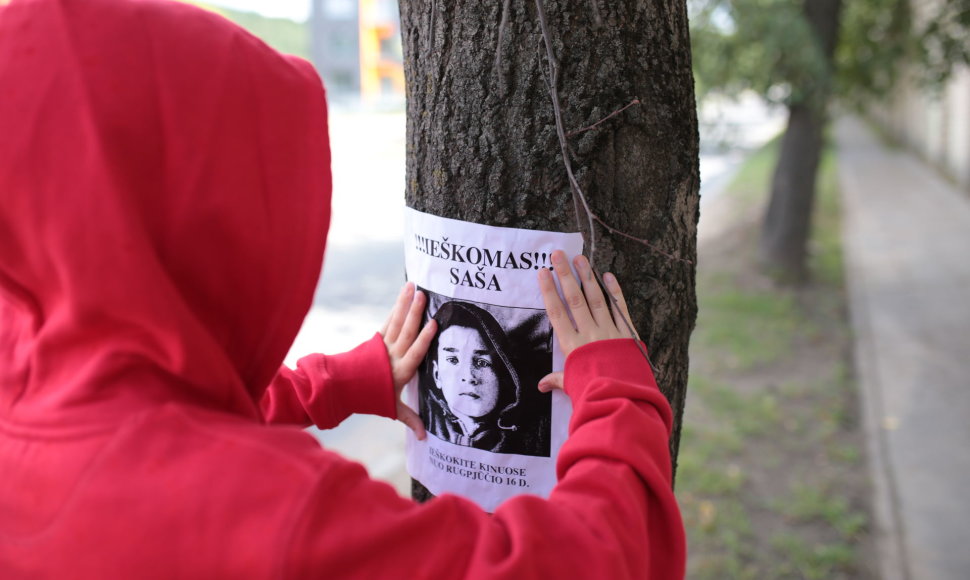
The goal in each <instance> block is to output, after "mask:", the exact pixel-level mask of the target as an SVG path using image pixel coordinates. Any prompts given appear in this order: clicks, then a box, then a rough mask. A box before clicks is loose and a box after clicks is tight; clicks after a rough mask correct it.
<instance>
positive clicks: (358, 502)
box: [283, 340, 686, 580]
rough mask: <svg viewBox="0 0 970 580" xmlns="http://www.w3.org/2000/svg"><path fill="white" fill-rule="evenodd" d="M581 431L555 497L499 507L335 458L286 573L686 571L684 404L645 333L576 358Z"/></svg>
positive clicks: (289, 547)
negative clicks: (679, 436)
mask: <svg viewBox="0 0 970 580" xmlns="http://www.w3.org/2000/svg"><path fill="white" fill-rule="evenodd" d="M565 373H566V376H565V387H566V390H567V392H568V393H569V395H570V397H571V399H572V401H573V418H572V420H571V423H570V435H569V438H568V440H567V441H566V443H565V444H564V445H563V447H562V450H561V453H560V456H559V460H558V464H557V468H558V474H559V484H558V485H557V486H556V487H555V489H554V490H553V492H552V495H551V496H550V498H549V499H548V500H543V499H540V498H538V497H535V496H519V497H516V498H513V499H511V500H509V501H507V502H505V503H504V504H502V505H501V506H499V508H498V510H497V511H496V512H495V514H494V515H492V516H489V515H488V514H486V513H485V512H483V511H482V510H480V509H479V508H478V507H477V506H475V505H474V504H472V503H471V502H469V501H467V500H465V499H463V498H459V497H456V496H451V495H443V496H441V497H438V498H436V499H433V500H431V501H430V502H428V503H426V504H424V505H419V504H416V503H414V502H412V501H410V500H407V499H404V498H401V497H399V496H398V495H397V494H396V493H395V492H394V490H393V489H392V488H391V487H390V486H388V485H386V484H383V483H380V482H375V481H373V480H370V479H369V478H368V477H367V474H366V472H365V471H364V469H363V468H362V467H361V466H359V465H356V464H353V463H350V462H344V461H340V462H336V463H333V464H330V465H328V466H327V469H326V471H325V472H324V473H322V474H321V476H320V479H319V480H318V483H317V486H316V487H315V488H314V489H313V490H312V492H311V493H310V494H309V496H308V499H307V502H306V504H305V505H303V506H302V507H301V508H300V509H301V513H300V520H299V521H298V523H297V524H296V527H295V529H294V535H293V537H292V540H291V541H287V542H286V544H285V550H286V554H287V555H286V557H285V559H284V560H285V562H286V564H285V566H286V569H285V570H284V573H283V575H284V576H285V577H299V578H304V577H306V578H313V577H319V575H320V574H326V575H327V576H332V577H344V576H348V577H362V578H390V577H402V576H403V577H410V578H435V579H443V578H515V579H520V578H610V579H611V580H613V579H618V578H651V579H668V578H683V576H684V567H685V560H686V542H685V539H684V529H683V524H682V522H681V518H680V511H679V509H678V506H677V502H676V499H675V498H674V494H673V491H672V490H671V473H670V469H671V468H670V454H669V451H668V437H669V433H670V428H671V421H672V419H671V412H670V407H669V405H668V404H667V401H666V399H665V398H664V397H663V395H662V394H661V393H660V391H659V390H658V389H657V387H656V384H655V382H654V379H653V376H652V374H651V372H650V367H649V365H648V364H647V363H646V361H645V360H644V358H643V357H642V356H641V354H640V353H639V351H638V349H637V348H636V345H635V344H634V343H633V341H632V340H612V341H602V342H596V343H593V344H590V345H586V346H584V347H582V348H579V349H577V350H576V351H574V352H573V353H572V354H571V355H570V356H569V358H568V359H567V362H566V370H565Z"/></svg>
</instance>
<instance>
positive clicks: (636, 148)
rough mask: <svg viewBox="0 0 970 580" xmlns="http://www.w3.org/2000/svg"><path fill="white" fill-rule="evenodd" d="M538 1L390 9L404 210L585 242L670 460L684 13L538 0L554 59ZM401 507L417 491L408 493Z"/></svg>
mask: <svg viewBox="0 0 970 580" xmlns="http://www.w3.org/2000/svg"><path fill="white" fill-rule="evenodd" d="M537 6H541V3H537V2H534V0H503V1H499V0H492V1H485V2H440V1H437V0H402V2H401V21H402V37H403V43H404V60H405V63H404V70H405V77H406V79H407V187H406V199H407V204H408V205H409V206H410V207H413V208H415V209H417V210H420V211H424V212H429V213H432V214H436V215H439V216H444V217H449V218H454V219H460V220H465V221H472V222H477V223H483V224H489V225H496V226H511V227H519V228H533V229H545V230H553V231H576V230H577V228H580V229H581V230H582V231H583V232H584V234H585V235H586V237H587V248H589V247H590V245H591V244H590V241H591V239H592V238H593V237H595V245H596V250H595V253H594V255H593V256H592V258H593V260H594V262H595V265H596V267H597V268H598V269H599V270H600V271H612V272H615V273H616V274H617V275H618V277H619V279H620V281H621V283H622V284H623V285H624V289H625V291H626V294H627V295H628V297H629V298H628V301H629V304H630V310H631V312H633V313H635V314H634V321H633V322H634V324H635V325H636V327H637V328H638V330H639V332H640V335H641V337H642V338H643V339H644V341H645V342H646V343H647V346H648V348H649V350H650V356H651V359H652V362H653V364H654V365H655V367H656V369H657V380H658V382H659V384H660V386H661V389H662V390H663V392H664V394H665V395H667V398H668V399H669V400H670V401H671V403H672V405H673V408H674V412H675V415H676V417H677V428H676V430H675V433H674V436H673V438H672V440H671V448H672V451H673V453H674V457H675V458H676V452H677V448H678V444H679V424H680V417H681V416H682V413H683V407H684V396H685V393H686V385H687V367H688V360H687V345H688V339H689V336H690V332H691V330H692V328H693V325H694V320H695V317H696V299H695V295H694V265H693V263H694V260H695V251H696V224H697V217H698V201H699V200H698V137H697V118H696V111H695V103H694V95H693V79H692V76H691V60H690V44H689V38H688V27H687V12H686V5H685V3H684V2H683V1H677V0H672V1H667V2H640V1H638V0H611V1H609V2H607V1H605V0H591V1H590V2H571V1H566V0H558V1H555V0H553V1H547V2H545V6H544V9H543V12H544V14H545V16H546V22H547V26H546V32H547V33H548V40H549V46H548V48H549V49H550V50H551V52H552V54H553V56H552V59H550V58H549V52H548V51H547V46H546V44H545V39H544V38H543V30H542V27H541V26H540V17H539V16H540V14H539V12H538V9H537ZM550 88H551V89H552V91H550ZM553 93H555V94H556V95H557V96H558V105H559V106H558V110H559V118H558V124H557V115H556V107H555V106H554V104H553V98H552V94H553ZM631 103H633V104H631ZM637 103H638V104H637ZM627 105H630V106H627ZM621 109H622V111H621ZM613 113H616V114H613ZM594 125H595V126H594ZM587 127H592V128H589V129H587V130H582V129H583V128H587ZM563 151H566V155H567V157H566V159H565V161H568V162H569V164H570V165H571V167H572V172H573V174H574V177H575V186H576V187H571V184H570V180H569V178H568V176H567V171H566V169H565V165H564V158H563V154H562V153H563ZM577 187H578V189H580V190H581V191H582V192H583V193H584V194H585V199H586V200H587V201H588V204H589V208H590V210H591V211H592V213H593V214H595V217H592V216H591V215H588V214H587V213H586V212H585V210H584V208H583V201H582V200H581V199H580V194H579V193H578V191H577ZM599 220H602V221H599ZM604 223H605V224H608V226H607V225H604ZM590 224H592V225H590ZM614 232H623V234H620V233H614ZM624 234H626V235H624ZM628 236H632V237H634V238H638V239H640V240H642V241H636V240H634V239H631V238H630V237H628ZM675 461H676V459H675ZM415 497H417V498H419V499H422V498H424V497H427V491H426V490H424V489H423V488H421V486H420V485H416V486H415Z"/></svg>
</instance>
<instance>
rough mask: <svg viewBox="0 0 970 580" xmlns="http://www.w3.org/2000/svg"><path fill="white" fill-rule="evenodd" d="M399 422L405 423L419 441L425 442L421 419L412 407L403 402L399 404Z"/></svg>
mask: <svg viewBox="0 0 970 580" xmlns="http://www.w3.org/2000/svg"><path fill="white" fill-rule="evenodd" d="M397 420H398V421H400V422H401V423H404V424H405V425H407V426H408V427H410V429H411V430H412V431H414V435H415V436H416V437H417V438H418V440H419V441H424V438H425V437H426V435H425V432H424V423H423V422H422V421H421V417H419V416H418V414H417V413H415V412H414V411H413V410H412V409H411V407H408V406H407V405H405V404H404V402H403V401H398V402H397Z"/></svg>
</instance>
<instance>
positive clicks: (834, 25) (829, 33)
mask: <svg viewBox="0 0 970 580" xmlns="http://www.w3.org/2000/svg"><path fill="white" fill-rule="evenodd" d="M840 7H841V0H805V4H804V11H805V18H806V20H807V21H808V24H809V26H810V27H811V29H812V32H813V33H814V35H815V38H816V39H817V41H818V44H819V51H820V54H821V57H822V58H823V59H824V62H825V64H826V70H827V71H829V72H828V74H827V75H826V76H825V78H819V79H816V83H815V85H814V86H812V87H797V88H796V89H795V92H797V94H799V95H801V97H800V98H799V99H798V100H797V101H796V102H794V103H793V104H791V105H790V106H789V107H788V115H789V116H788V127H787V128H786V129H785V135H784V137H783V138H782V142H781V150H780V152H779V155H778V163H777V165H776V166H775V173H774V177H773V178H772V183H771V198H770V201H769V203H768V209H767V210H766V212H765V218H764V224H763V226H762V230H761V258H762V261H763V263H764V264H765V266H766V268H767V269H768V271H769V272H770V273H772V274H774V275H775V276H776V277H777V278H778V279H779V280H781V281H784V282H791V283H796V284H798V283H801V282H803V281H804V280H805V279H806V278H807V269H806V254H807V251H806V249H807V244H808V236H809V233H810V232H811V226H812V208H813V206H814V203H815V183H816V176H817V174H818V165H819V159H820V158H821V155H822V145H823V143H824V140H823V133H824V129H825V123H826V107H827V105H828V101H829V96H830V95H831V92H832V73H831V71H832V68H833V57H834V54H835V43H836V39H837V36H838V28H839V13H840Z"/></svg>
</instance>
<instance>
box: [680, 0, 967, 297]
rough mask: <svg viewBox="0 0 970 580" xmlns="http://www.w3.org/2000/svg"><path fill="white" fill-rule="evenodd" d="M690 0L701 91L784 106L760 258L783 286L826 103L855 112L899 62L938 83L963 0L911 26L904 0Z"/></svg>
mask: <svg viewBox="0 0 970 580" xmlns="http://www.w3.org/2000/svg"><path fill="white" fill-rule="evenodd" d="M841 4H842V3H841V0H692V3H691V11H692V18H691V27H692V28H691V34H692V38H693V44H694V51H693V52H694V63H695V73H696V75H697V77H698V80H699V83H698V84H699V85H700V87H701V93H702V94H703V93H705V92H708V91H719V92H727V93H736V92H738V91H741V90H744V89H752V90H755V91H757V92H759V93H760V94H761V95H762V96H764V97H765V98H766V99H767V100H768V101H771V102H774V103H778V104H782V105H784V106H786V107H787V108H788V112H789V119H788V126H787V128H786V130H785V133H784V135H783V137H782V139H781V147H780V152H779V157H778V161H777V164H776V166H775V172H774V176H773V179H772V184H771V195H770V199H769V202H768V206H767V210H766V212H765V216H764V221H763V225H762V235H761V244H760V253H761V257H762V258H763V260H764V262H765V265H766V266H767V268H768V269H769V270H770V271H772V272H773V273H775V274H777V275H778V276H779V278H781V279H782V280H785V281H791V282H801V281H803V280H804V279H805V277H806V275H807V272H806V269H805V264H806V242H807V239H808V233H809V231H810V226H811V215H812V206H813V201H814V198H815V189H816V188H815V175H816V172H817V168H818V161H819V158H820V155H821V150H822V146H823V134H824V127H825V124H826V121H827V111H828V107H829V104H830V101H831V100H832V97H838V98H840V99H842V100H843V101H844V102H846V103H850V104H854V105H857V106H859V105H864V104H865V103H867V102H869V101H871V99H874V98H878V97H879V96H880V95H884V94H886V93H887V92H888V90H889V89H891V88H892V86H893V84H894V83H895V82H896V81H897V79H898V77H899V70H900V67H901V66H902V65H903V64H904V63H907V62H909V63H915V64H918V68H919V70H920V72H921V78H922V79H923V80H924V81H926V82H928V83H934V82H936V83H938V82H941V81H943V80H945V79H946V78H947V76H948V75H949V74H950V71H951V70H952V67H953V64H954V63H957V62H967V61H968V55H970V37H968V35H967V30H970V2H968V0H941V1H940V2H935V3H933V4H932V5H927V6H926V7H924V8H925V9H926V10H927V14H928V16H926V17H924V18H923V19H922V20H921V21H919V22H917V21H916V19H914V18H913V14H912V10H911V5H910V1H909V0H869V1H867V2H849V3H846V5H845V9H844V11H843V7H842V6H841Z"/></svg>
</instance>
